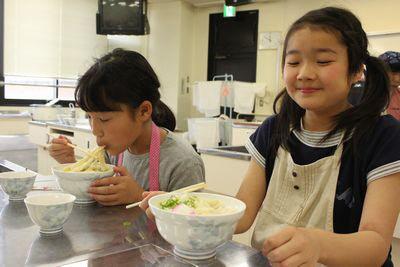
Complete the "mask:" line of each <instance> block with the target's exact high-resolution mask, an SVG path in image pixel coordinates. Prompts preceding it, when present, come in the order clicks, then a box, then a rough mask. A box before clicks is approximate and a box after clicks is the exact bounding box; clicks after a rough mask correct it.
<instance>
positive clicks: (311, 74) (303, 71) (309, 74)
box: [297, 63, 317, 81]
mask: <svg viewBox="0 0 400 267" xmlns="http://www.w3.org/2000/svg"><path fill="white" fill-rule="evenodd" d="M316 76H317V75H316V73H315V70H314V67H313V66H311V64H307V63H304V64H302V65H301V67H300V68H299V73H298V74H297V79H298V80H301V81H303V80H314V79H315V78H316Z"/></svg>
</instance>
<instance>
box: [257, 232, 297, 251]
mask: <svg viewBox="0 0 400 267" xmlns="http://www.w3.org/2000/svg"><path fill="white" fill-rule="evenodd" d="M294 231H295V229H294V227H286V228H284V229H282V230H281V231H279V232H278V233H276V234H274V235H272V236H270V237H269V238H267V239H266V240H265V241H264V246H263V254H264V255H265V256H266V255H268V254H269V253H270V252H271V251H272V250H274V249H276V248H277V247H280V246H282V245H283V244H285V243H286V242H288V241H289V240H290V239H292V237H293V235H294Z"/></svg>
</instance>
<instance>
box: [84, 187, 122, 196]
mask: <svg viewBox="0 0 400 267" xmlns="http://www.w3.org/2000/svg"><path fill="white" fill-rule="evenodd" d="M118 191H119V188H118V187H117V186H112V185H109V186H91V187H89V189H88V191H87V192H88V193H90V194H95V195H114V194H116V193H118Z"/></svg>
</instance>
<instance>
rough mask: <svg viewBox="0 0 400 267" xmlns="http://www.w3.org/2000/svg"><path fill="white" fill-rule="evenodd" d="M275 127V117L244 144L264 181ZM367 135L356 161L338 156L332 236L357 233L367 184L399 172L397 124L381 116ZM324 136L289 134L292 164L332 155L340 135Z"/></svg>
mask: <svg viewBox="0 0 400 267" xmlns="http://www.w3.org/2000/svg"><path fill="white" fill-rule="evenodd" d="M275 123H276V116H271V117H269V118H268V119H266V120H265V121H264V122H263V124H262V125H261V126H260V127H259V128H258V129H257V130H256V131H255V133H254V134H253V135H252V136H251V137H250V139H249V141H248V142H247V144H246V148H247V150H248V151H249V152H250V154H251V155H252V158H253V159H254V160H255V161H256V162H257V163H258V164H260V165H261V166H263V167H264V168H265V170H266V172H265V173H266V177H265V178H266V179H267V181H269V179H270V177H269V175H270V174H271V173H272V170H273V164H272V165H271V166H266V162H273V161H266V157H267V155H266V151H267V146H268V142H269V140H270V138H271V134H272V133H273V131H274V125H275ZM371 131H372V132H371V135H370V138H369V139H368V140H367V141H364V143H361V144H360V146H359V147H357V149H358V150H359V155H361V156H360V157H358V158H355V156H354V154H353V153H351V152H350V151H348V153H344V154H343V156H342V159H341V165H340V170H339V177H338V183H337V188H336V198H335V203H334V213H333V228H334V232H335V233H354V232H357V231H358V228H359V224H360V220H361V213H362V208H363V203H364V198H365V193H366V189H367V186H368V183H370V182H372V181H374V180H376V179H381V178H383V177H386V176H388V175H392V174H395V173H399V172H400V123H399V122H398V121H397V120H396V119H394V118H393V117H392V116H390V115H385V116H381V117H380V118H379V120H378V122H377V123H376V125H375V127H372V128H371ZM326 134H327V132H311V131H307V130H304V129H303V127H301V130H293V131H292V132H291V134H290V137H289V146H290V150H291V156H292V158H293V160H294V162H295V163H296V164H299V165H305V164H310V163H313V162H315V161H317V160H319V159H321V158H324V157H327V156H331V155H333V153H334V151H335V149H336V147H337V145H338V144H339V142H340V139H341V136H342V133H340V132H339V133H336V134H335V135H333V136H332V137H330V138H329V139H327V140H326V141H324V142H322V143H321V142H320V140H321V138H323V137H324V136H325V135H326ZM350 139H351V136H350V137H349V138H348V139H347V140H345V142H344V147H343V149H344V151H346V147H347V146H348V145H349V143H350V142H349V141H350ZM385 266H386V265H385ZM387 266H391V265H387Z"/></svg>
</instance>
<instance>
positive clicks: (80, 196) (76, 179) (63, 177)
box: [52, 163, 114, 205]
mask: <svg viewBox="0 0 400 267" xmlns="http://www.w3.org/2000/svg"><path fill="white" fill-rule="evenodd" d="M70 164H71V163H68V164H61V165H58V166H55V167H53V168H52V171H53V174H54V175H55V176H57V182H58V185H59V186H60V187H61V189H62V190H63V191H65V192H67V193H70V194H72V195H74V196H76V200H75V203H76V204H80V205H86V204H91V203H94V202H95V201H94V199H92V198H91V197H90V195H89V194H88V193H87V190H88V188H89V186H90V184H91V183H92V182H93V181H94V180H96V179H100V178H105V177H111V176H113V175H114V170H113V167H114V166H113V165H110V164H107V165H108V166H109V167H110V170H109V171H106V172H65V171H63V169H64V168H65V167H67V166H68V165H70Z"/></svg>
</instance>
